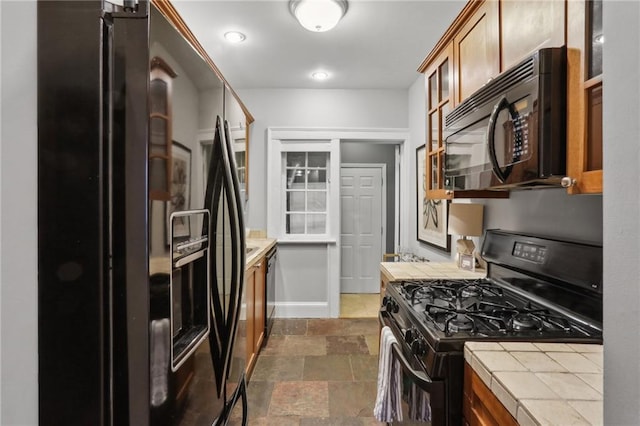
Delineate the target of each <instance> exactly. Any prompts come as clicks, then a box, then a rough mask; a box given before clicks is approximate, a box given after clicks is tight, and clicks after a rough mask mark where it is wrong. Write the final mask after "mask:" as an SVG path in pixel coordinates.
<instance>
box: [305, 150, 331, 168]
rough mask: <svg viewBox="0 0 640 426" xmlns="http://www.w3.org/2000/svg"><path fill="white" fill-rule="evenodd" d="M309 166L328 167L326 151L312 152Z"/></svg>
mask: <svg viewBox="0 0 640 426" xmlns="http://www.w3.org/2000/svg"><path fill="white" fill-rule="evenodd" d="M309 167H327V153H326V152H310V153H309Z"/></svg>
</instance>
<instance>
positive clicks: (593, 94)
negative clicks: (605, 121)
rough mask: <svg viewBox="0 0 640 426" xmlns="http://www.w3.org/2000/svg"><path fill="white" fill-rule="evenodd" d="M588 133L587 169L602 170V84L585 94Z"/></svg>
mask: <svg viewBox="0 0 640 426" xmlns="http://www.w3.org/2000/svg"><path fill="white" fill-rule="evenodd" d="M587 96H588V97H587V99H588V105H587V108H588V114H589V134H588V135H587V170H602V86H600V85H598V86H596V87H593V88H591V90H589V92H588V94H587Z"/></svg>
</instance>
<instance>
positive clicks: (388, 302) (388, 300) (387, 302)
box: [382, 296, 400, 314]
mask: <svg viewBox="0 0 640 426" xmlns="http://www.w3.org/2000/svg"><path fill="white" fill-rule="evenodd" d="M382 306H383V307H384V308H385V309H386V310H387V312H391V313H394V314H397V313H398V311H399V310H400V305H398V302H396V301H395V300H393V297H389V296H385V297H383V298H382Z"/></svg>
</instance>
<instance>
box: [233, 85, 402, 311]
mask: <svg viewBox="0 0 640 426" xmlns="http://www.w3.org/2000/svg"><path fill="white" fill-rule="evenodd" d="M238 94H239V95H240V98H241V99H242V101H243V102H244V104H245V105H246V106H247V108H248V109H249V111H251V114H252V115H253V116H254V117H255V121H254V123H253V125H252V129H251V141H250V145H249V146H250V147H249V167H250V170H249V203H248V208H247V212H246V214H247V216H248V218H249V220H248V225H247V226H249V227H250V228H254V229H266V227H267V226H266V225H267V208H266V206H267V203H268V200H269V198H268V195H269V190H270V188H267V179H266V176H267V171H266V162H267V149H268V146H267V144H268V141H267V139H266V138H267V128H269V127H295V128H406V127H407V101H406V96H407V92H406V91H404V90H326V89H325V90H309V89H258V90H239V91H238ZM327 250H328V247H327V244H326V243H324V244H304V245H303V244H281V245H279V247H278V271H279V272H278V274H279V275H278V281H279V282H278V289H279V291H278V292H277V293H276V297H277V301H278V302H279V303H280V302H282V303H284V305H282V306H280V305H279V306H278V307H277V310H276V315H277V316H288V317H296V316H297V317H310V316H319V315H324V314H323V313H324V312H326V309H324V308H323V306H326V305H327V304H328V300H329V297H330V295H328V294H327V271H328V268H329V265H328V264H327V262H328V260H327V254H328V251H327Z"/></svg>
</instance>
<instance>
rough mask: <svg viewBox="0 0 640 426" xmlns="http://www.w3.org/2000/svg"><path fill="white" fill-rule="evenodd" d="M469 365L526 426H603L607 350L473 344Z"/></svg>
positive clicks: (582, 346)
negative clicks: (604, 372) (604, 362)
mask: <svg viewBox="0 0 640 426" xmlns="http://www.w3.org/2000/svg"><path fill="white" fill-rule="evenodd" d="M464 358H465V361H466V362H467V363H468V364H469V365H470V366H471V368H473V370H474V371H475V372H476V374H477V375H478V376H479V377H480V379H481V380H482V381H483V382H484V383H485V384H486V385H487V387H488V388H489V389H491V391H492V392H493V394H494V395H495V396H496V397H497V398H498V400H500V402H501V403H502V404H503V405H504V406H505V407H506V409H507V410H508V411H509V412H510V413H511V415H512V416H513V417H514V418H515V419H516V420H517V421H518V423H519V424H521V425H523V426H529V425H553V426H556V425H557V426H565V425H602V424H603V409H602V387H603V386H602V365H603V356H602V345H595V344H594V345H590V344H565V343H527V342H512V343H507V342H502V343H498V342H467V343H466V344H465V349H464Z"/></svg>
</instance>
